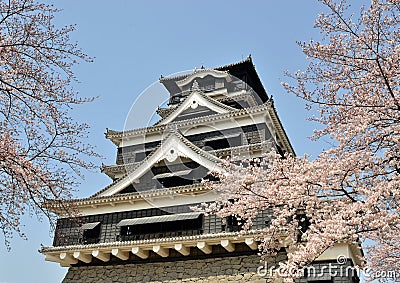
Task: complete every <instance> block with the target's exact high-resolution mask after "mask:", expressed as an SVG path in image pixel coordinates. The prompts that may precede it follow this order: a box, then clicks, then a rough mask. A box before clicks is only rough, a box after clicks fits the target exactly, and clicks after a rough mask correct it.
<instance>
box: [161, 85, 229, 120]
mask: <svg viewBox="0 0 400 283" xmlns="http://www.w3.org/2000/svg"><path fill="white" fill-rule="evenodd" d="M198 106H204V107H206V108H208V109H210V110H211V111H214V112H217V113H220V114H221V113H228V112H229V111H235V110H237V109H235V108H233V107H230V106H227V105H225V104H223V103H221V102H219V101H218V100H215V99H213V98H211V97H209V96H208V95H206V94H204V93H203V92H202V91H200V90H194V91H193V92H192V93H191V94H190V95H189V96H187V97H186V98H185V99H184V100H183V101H181V102H180V103H179V104H178V105H177V106H176V107H174V108H173V111H172V112H171V113H169V114H168V115H167V116H166V117H165V118H163V119H162V120H161V121H159V122H158V123H157V124H158V125H164V124H168V123H171V122H172V121H174V120H175V119H176V117H178V116H179V115H180V114H181V113H182V112H183V111H185V110H186V109H189V108H192V109H196V108H197V107H198Z"/></svg>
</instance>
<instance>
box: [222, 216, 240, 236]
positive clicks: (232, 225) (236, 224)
mask: <svg viewBox="0 0 400 283" xmlns="http://www.w3.org/2000/svg"><path fill="white" fill-rule="evenodd" d="M225 220H226V225H225V226H223V227H222V228H223V230H225V231H227V232H238V231H240V230H241V229H242V225H243V224H242V223H241V222H240V221H239V220H238V219H237V217H236V216H235V215H229V216H227V217H226V218H225Z"/></svg>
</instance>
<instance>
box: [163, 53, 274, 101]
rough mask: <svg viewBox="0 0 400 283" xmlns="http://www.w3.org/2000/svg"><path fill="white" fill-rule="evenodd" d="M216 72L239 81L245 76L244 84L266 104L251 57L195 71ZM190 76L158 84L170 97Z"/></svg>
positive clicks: (263, 91) (265, 96)
mask: <svg viewBox="0 0 400 283" xmlns="http://www.w3.org/2000/svg"><path fill="white" fill-rule="evenodd" d="M211 69H212V70H216V71H221V72H228V73H229V74H230V75H231V76H234V77H237V78H239V79H242V77H243V75H245V76H246V81H245V82H246V83H247V84H248V85H249V86H250V87H251V88H252V89H253V90H254V91H255V92H256V93H257V94H258V95H259V96H260V98H261V99H262V101H263V102H266V101H267V100H268V99H269V97H268V95H267V92H266V91H265V88H264V86H263V84H262V82H261V80H260V77H259V76H258V74H257V71H256V69H255V66H254V64H253V60H252V58H251V55H249V56H248V57H247V58H246V59H244V60H242V61H240V62H237V63H233V64H229V65H225V66H219V67H215V68H210V69H200V70H195V72H197V73H199V72H206V71H208V70H211ZM195 72H193V73H195ZM193 73H191V74H185V75H178V76H171V77H161V78H160V82H161V83H162V84H163V85H164V86H165V88H166V89H167V90H168V91H169V92H170V93H171V95H173V94H175V93H178V92H180V88H179V86H178V85H177V82H178V81H182V80H183V79H185V78H186V77H189V76H191V75H192V74H193Z"/></svg>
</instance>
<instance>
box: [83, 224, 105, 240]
mask: <svg viewBox="0 0 400 283" xmlns="http://www.w3.org/2000/svg"><path fill="white" fill-rule="evenodd" d="M100 226H101V225H100V222H92V223H85V224H83V225H82V226H81V230H82V231H83V233H82V243H83V244H95V243H98V242H99V241H100Z"/></svg>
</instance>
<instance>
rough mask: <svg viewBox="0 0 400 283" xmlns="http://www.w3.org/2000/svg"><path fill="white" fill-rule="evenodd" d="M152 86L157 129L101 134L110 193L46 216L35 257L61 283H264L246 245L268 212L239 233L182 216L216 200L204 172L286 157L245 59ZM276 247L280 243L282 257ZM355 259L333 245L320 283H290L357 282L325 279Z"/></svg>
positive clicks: (230, 221) (210, 220) (214, 219)
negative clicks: (159, 104)
mask: <svg viewBox="0 0 400 283" xmlns="http://www.w3.org/2000/svg"><path fill="white" fill-rule="evenodd" d="M160 83H161V84H163V86H164V87H165V88H166V89H167V90H168V92H169V94H170V98H169V103H168V105H167V107H164V108H158V109H157V113H158V114H159V116H160V117H161V118H160V120H159V121H158V122H156V123H155V124H154V125H151V126H149V127H145V128H140V129H132V130H128V131H113V130H107V132H106V138H107V139H109V140H110V141H111V142H113V143H114V144H115V146H116V147H117V157H116V164H113V165H104V166H103V167H102V171H103V172H104V173H105V174H107V175H108V176H109V177H110V178H111V179H112V183H111V184H110V185H108V186H106V187H105V188H103V189H101V190H99V191H98V192H97V193H96V194H94V195H92V196H90V197H87V198H83V199H74V200H71V201H70V203H69V204H70V205H73V206H74V207H77V208H78V209H79V213H80V214H79V216H77V217H72V218H71V217H67V216H66V215H65V214H64V210H63V209H62V208H60V207H57V206H55V207H53V208H52V211H53V212H54V213H56V214H58V215H59V219H58V222H57V227H56V231H55V237H54V242H53V246H51V247H43V248H42V250H41V253H43V254H44V255H45V259H46V260H48V261H53V262H58V263H60V265H61V266H64V267H68V268H69V271H68V273H67V275H66V277H65V279H64V281H63V282H66V283H69V282H98V283H100V282H270V281H271V280H272V279H271V276H270V274H265V270H264V271H263V270H262V268H261V267H262V264H261V263H260V257H259V255H257V253H258V243H257V241H256V240H255V239H254V236H256V235H257V231H259V229H262V228H263V227H264V226H265V224H266V223H267V221H268V213H267V212H265V213H264V212H263V213H261V214H260V215H259V216H257V218H256V219H255V221H254V226H253V227H252V229H251V230H249V231H247V232H245V233H240V232H239V231H240V229H241V225H240V222H239V221H238V219H236V218H235V217H234V216H229V217H226V218H219V217H218V216H216V215H204V214H203V213H201V212H195V211H193V210H192V209H191V207H193V206H196V205H199V204H200V203H209V202H213V201H214V200H215V199H216V197H217V193H216V192H214V191H210V190H208V189H207V188H205V187H204V186H203V184H202V180H209V181H211V182H218V178H217V177H215V176H214V175H212V174H210V172H211V171H217V172H218V171H223V170H224V169H223V168H222V166H221V163H222V161H223V160H224V159H225V158H226V157H229V156H239V157H241V158H255V157H261V156H262V155H263V153H264V152H266V151H270V150H275V151H277V152H279V153H281V154H284V153H286V152H289V153H293V154H294V150H293V148H292V146H291V143H290V141H289V139H288V137H287V135H286V133H285V130H284V128H283V126H282V123H281V122H280V120H279V117H278V115H277V112H276V109H275V107H274V103H273V100H272V99H271V98H270V97H269V96H268V95H267V93H266V91H265V89H264V87H263V85H262V83H261V80H260V78H259V76H258V74H257V72H256V69H255V67H254V64H253V62H252V59H251V57H250V56H249V57H248V58H246V59H245V60H243V61H241V62H238V63H234V64H230V65H226V66H221V67H217V68H210V69H207V68H204V67H202V68H201V69H197V70H194V71H193V72H190V73H188V74H185V75H179V76H174V77H162V78H161V79H160ZM150 110H151V109H149V111H150ZM284 246H285V240H284V239H283V241H282V248H283V251H284ZM356 253H357V249H354V247H351V246H348V245H345V244H343V245H341V244H338V245H337V247H335V248H334V249H331V250H328V251H327V252H325V253H324V254H323V255H321V257H320V258H318V260H317V261H315V263H314V264H313V266H314V267H315V268H316V270H319V271H321V270H322V273H321V276H318V277H315V276H314V277H313V276H310V274H308V275H307V274H305V275H304V276H303V278H302V279H299V281H301V282H314V283H316V282H317V281H318V282H326V283H327V282H340V283H346V282H357V281H358V277H357V275H355V274H350V275H349V274H337V275H336V276H332V274H329V273H327V271H326V272H325V271H324V266H325V267H326V266H327V265H330V264H336V266H337V265H338V263H337V261H336V259H337V257H338V255H342V256H345V258H346V259H347V261H346V263H345V265H346V266H352V265H353V264H354V263H356V261H357V257H356ZM260 270H261V271H262V272H260ZM275 280H279V279H275Z"/></svg>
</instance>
